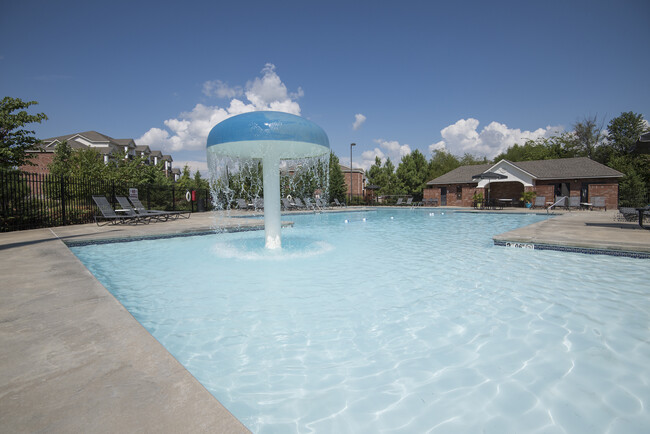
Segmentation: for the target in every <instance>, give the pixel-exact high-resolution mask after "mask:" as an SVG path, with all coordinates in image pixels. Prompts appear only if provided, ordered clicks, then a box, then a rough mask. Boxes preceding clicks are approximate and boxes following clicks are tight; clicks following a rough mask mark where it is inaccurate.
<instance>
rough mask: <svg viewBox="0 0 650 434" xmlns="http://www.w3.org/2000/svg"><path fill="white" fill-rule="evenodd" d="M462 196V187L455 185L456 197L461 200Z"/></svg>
mask: <svg viewBox="0 0 650 434" xmlns="http://www.w3.org/2000/svg"><path fill="white" fill-rule="evenodd" d="M462 198H463V187H462V186H460V185H458V186H456V199H458V200H461V199H462Z"/></svg>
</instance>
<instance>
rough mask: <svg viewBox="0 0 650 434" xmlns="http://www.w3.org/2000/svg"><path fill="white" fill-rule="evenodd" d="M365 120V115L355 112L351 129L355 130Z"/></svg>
mask: <svg viewBox="0 0 650 434" xmlns="http://www.w3.org/2000/svg"><path fill="white" fill-rule="evenodd" d="M365 121H366V117H365V116H364V115H362V114H361V113H357V114H356V115H354V123H353V124H352V129H353V130H354V131H357V130H358V129H359V128H361V125H363V123H364V122H365Z"/></svg>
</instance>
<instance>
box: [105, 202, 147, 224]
mask: <svg viewBox="0 0 650 434" xmlns="http://www.w3.org/2000/svg"><path fill="white" fill-rule="evenodd" d="M92 198H93V201H94V202H95V205H97V208H99V212H100V213H101V214H102V215H101V216H98V215H94V216H93V219H94V220H95V223H96V224H97V226H105V225H107V224H118V223H136V224H137V223H145V224H148V223H149V218H144V217H140V216H137V215H135V216H133V215H118V214H117V213H116V212H115V210H114V209H113V207H112V206H111V204H110V203H108V199H106V197H105V196H94V195H93V196H92ZM98 219H104V220H106V223H104V224H103V225H100V224H99V221H98Z"/></svg>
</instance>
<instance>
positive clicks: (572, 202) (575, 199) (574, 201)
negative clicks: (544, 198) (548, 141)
mask: <svg viewBox="0 0 650 434" xmlns="http://www.w3.org/2000/svg"><path fill="white" fill-rule="evenodd" d="M567 208H568V209H580V196H569V203H568V205H567Z"/></svg>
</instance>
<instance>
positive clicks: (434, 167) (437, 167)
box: [426, 149, 461, 181]
mask: <svg viewBox="0 0 650 434" xmlns="http://www.w3.org/2000/svg"><path fill="white" fill-rule="evenodd" d="M460 165H461V164H460V161H458V158H456V157H455V156H454V155H452V154H450V153H449V152H447V151H444V150H440V149H437V150H435V151H433V155H432V156H431V160H430V161H429V167H428V170H427V178H426V179H427V181H431V180H432V179H436V178H437V177H439V176H442V175H444V174H445V173H447V172H451V171H452V170H454V169H456V168H457V167H460Z"/></svg>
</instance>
